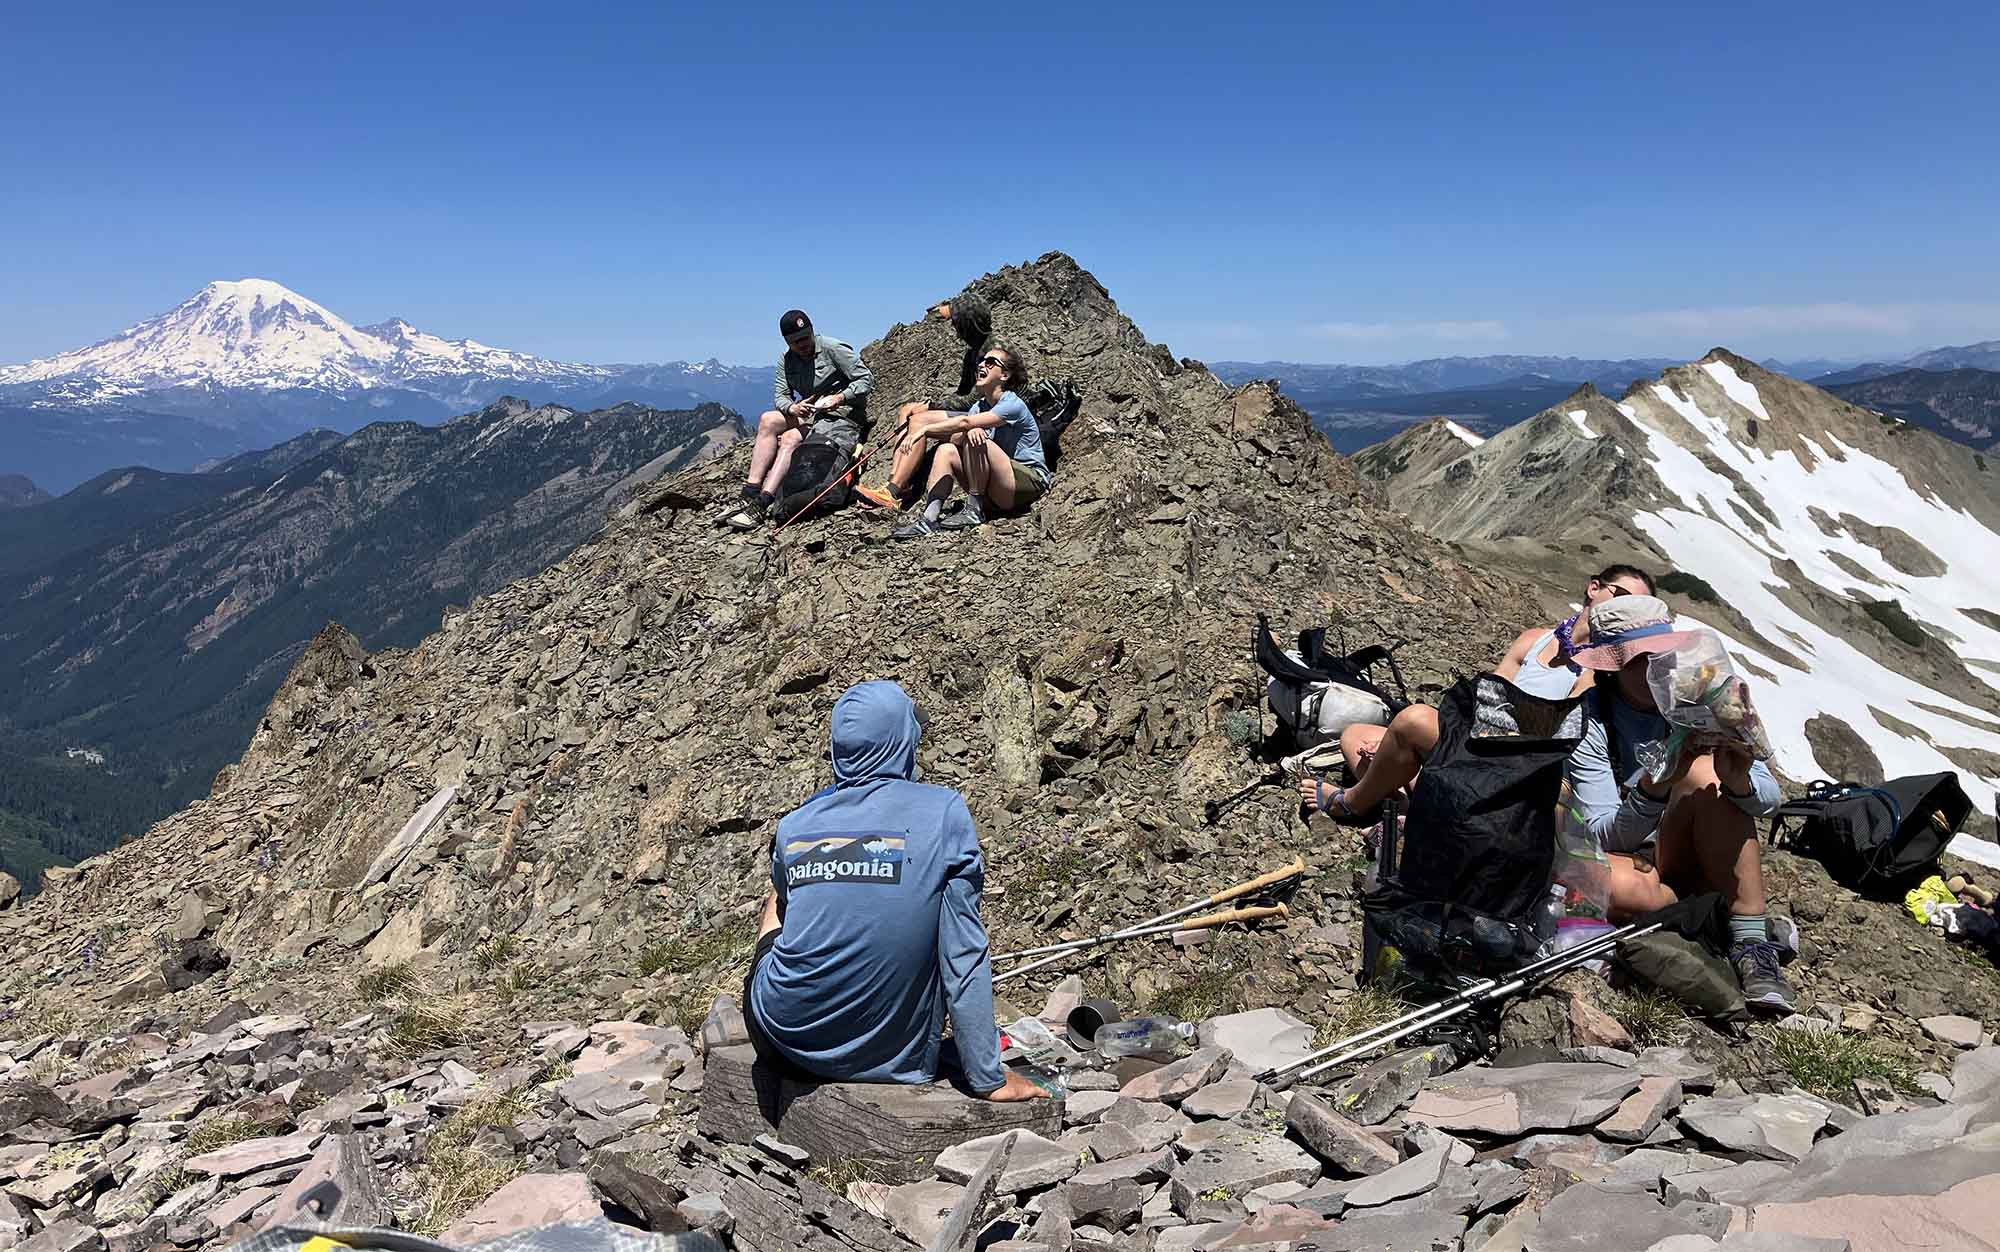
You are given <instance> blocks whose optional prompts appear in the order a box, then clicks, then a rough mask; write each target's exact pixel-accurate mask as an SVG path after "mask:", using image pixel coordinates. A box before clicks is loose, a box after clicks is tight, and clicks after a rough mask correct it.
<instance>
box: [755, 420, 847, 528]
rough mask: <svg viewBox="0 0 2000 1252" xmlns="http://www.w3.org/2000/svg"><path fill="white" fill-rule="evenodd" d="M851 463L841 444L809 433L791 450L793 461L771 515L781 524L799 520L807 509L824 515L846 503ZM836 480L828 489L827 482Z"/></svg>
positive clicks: (816, 514) (815, 515) (815, 513)
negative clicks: (823, 492) (822, 493)
mask: <svg viewBox="0 0 2000 1252" xmlns="http://www.w3.org/2000/svg"><path fill="white" fill-rule="evenodd" d="M851 464H852V461H851V460H850V459H849V457H848V455H847V450H846V449H844V448H842V447H841V446H840V445H839V444H837V443H834V442H833V441H832V440H830V439H820V438H817V437H815V436H813V435H807V436H806V437H805V438H804V439H803V440H801V441H800V443H799V446H798V447H797V448H795V449H794V450H793V451H792V463H791V465H789V466H787V467H786V469H785V477H784V481H783V482H781V483H780V484H779V486H778V498H777V500H776V501H774V502H773V504H772V506H771V514H772V517H773V518H774V519H775V520H776V521H778V522H779V523H785V522H790V521H793V520H796V519H800V518H801V515H803V514H805V512H806V510H807V509H808V508H810V509H811V510H812V512H811V516H812V517H824V516H826V515H827V514H828V513H831V512H833V511H834V510H835V509H838V508H840V507H841V506H842V505H844V504H846V503H847V497H848V494H849V491H850V489H851V487H852V484H851V483H850V482H849V481H848V480H847V479H846V477H845V475H846V474H847V471H848V469H849V467H850V466H851ZM836 480H838V482H837V485H835V486H834V487H833V489H832V490H831V491H828V490H827V486H828V484H830V483H836ZM822 491H825V492H826V494H825V495H824V496H821V495H820V493H821V492H822ZM814 497H818V499H817V501H815V499H814Z"/></svg>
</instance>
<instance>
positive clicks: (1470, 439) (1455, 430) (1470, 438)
mask: <svg viewBox="0 0 2000 1252" xmlns="http://www.w3.org/2000/svg"><path fill="white" fill-rule="evenodd" d="M1444 428H1445V429H1446V430H1448V431H1450V432H1451V433H1452V434H1454V435H1457V436H1458V437H1459V439H1461V440H1462V441H1464V443H1465V446H1466V447H1468V448H1476V447H1478V446H1479V445H1480V444H1482V443H1485V442H1486V439H1485V437H1484V436H1481V435H1475V434H1473V433H1472V432H1471V431H1469V430H1467V429H1466V428H1465V427H1463V426H1460V425H1459V424H1458V423H1457V422H1454V421H1452V420H1451V419H1450V418H1446V419H1445V423H1444Z"/></svg>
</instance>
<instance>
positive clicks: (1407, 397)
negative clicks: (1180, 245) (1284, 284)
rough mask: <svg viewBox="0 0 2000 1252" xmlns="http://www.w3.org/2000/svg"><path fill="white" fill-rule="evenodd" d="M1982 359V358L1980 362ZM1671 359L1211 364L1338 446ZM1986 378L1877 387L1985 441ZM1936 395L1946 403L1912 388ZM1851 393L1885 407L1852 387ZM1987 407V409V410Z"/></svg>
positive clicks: (1843, 380)
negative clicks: (1266, 387)
mask: <svg viewBox="0 0 2000 1252" xmlns="http://www.w3.org/2000/svg"><path fill="white" fill-rule="evenodd" d="M1981 362H1985V363H1986V364H1983V365H1982V364H1981ZM1673 364H1675V362H1673V361H1671V360H1668V359H1666V358H1633V359H1627V360H1596V359H1590V358H1580V357H1562V356H1483V357H1438V358H1435V359H1432V360H1425V361H1412V362H1410V363H1409V364H1408V365H1311V364H1301V363H1299V362H1295V361H1257V362H1252V361H1223V362H1219V363H1218V364H1216V365H1215V366H1214V367H1213V369H1214V370H1215V373H1216V374H1217V375H1218V376H1219V377H1221V378H1223V379H1224V380H1225V381H1228V382H1230V383H1244V382H1248V381H1250V380H1252V379H1260V378H1272V379H1276V380H1277V381H1278V383H1279V384H1280V385H1281V386H1282V387H1283V389H1284V392H1285V394H1286V395H1287V396H1290V397H1291V398H1292V399H1293V400H1295V401H1297V402H1298V404H1299V406H1300V407H1302V408H1304V409H1305V410H1306V411H1307V412H1308V413H1311V414H1312V415H1313V421H1314V424H1315V425H1317V426H1318V427H1319V429H1320V431H1321V432H1322V433H1323V434H1325V435H1326V437H1327V438H1328V439H1329V440H1330V441H1331V442H1332V443H1333V446H1334V447H1335V448H1337V449H1339V450H1340V451H1342V452H1348V453H1353V452H1358V451H1360V450H1361V449H1362V448H1365V447H1368V446H1370V445H1372V444H1375V443H1379V442H1381V441H1382V440H1385V439H1389V438H1393V437H1394V436H1395V435H1396V434H1397V433H1398V432H1399V431H1401V430H1403V429H1404V428H1406V427H1407V426H1409V425H1410V423H1411V420H1412V419H1415V418H1426V417H1448V418H1451V419H1452V420H1453V421H1455V422H1457V423H1459V424H1460V426H1462V427H1463V428H1464V429H1466V430H1469V431H1471V432H1474V433H1476V434H1480V435H1493V434H1497V433H1499V432H1500V431H1502V430H1505V429H1506V428H1507V427H1509V426H1511V425H1513V424H1514V423H1515V422H1519V421H1523V420H1525V419H1527V418H1529V417H1531V416H1533V415H1534V414H1536V413H1539V412H1541V411H1542V410H1543V409H1546V408H1548V407H1549V406H1551V405H1553V404H1555V403H1556V402H1557V401H1559V400H1561V399H1562V398H1563V397H1564V396H1566V395H1568V394H1569V393H1570V392H1572V391H1574V390H1575V389H1576V388H1578V387H1580V386H1582V385H1584V384H1585V383H1589V384H1590V385H1591V386H1593V387H1596V388H1597V389H1598V390H1600V391H1605V392H1609V393H1611V394H1614V395H1615V394H1622V393H1623V392H1624V390H1625V389H1626V388H1627V387H1628V386H1629V385H1631V384H1632V383H1633V382H1634V381H1637V380H1641V379H1646V378H1650V377H1653V376H1655V375H1657V374H1658V373H1659V372H1660V371H1661V370H1663V369H1666V368H1668V367H1669V366H1671V365H1673ZM1759 368H1761V369H1765V370H1769V371H1770V372H1772V373H1773V374H1782V375H1786V376H1789V377H1791V378H1796V379H1801V380H1809V381H1811V382H1812V383H1813V384H1814V385H1815V386H1821V387H1828V388H1831V389H1834V390H1836V391H1841V390H1842V385H1843V384H1851V383H1856V382H1861V381H1866V380H1872V379H1876V378H1880V377H1884V376H1887V375H1892V374H1897V373H1899V372H1904V371H1908V370H1912V369H1923V370H1932V371H1935V370H1959V369H1965V368H1971V369H2000V341H1995V342H1992V343H1978V344H1968V345H1965V346H1963V347H1957V348H1935V349H1932V350H1931V351H1928V352H1922V353H1919V354H1917V355H1916V356H1914V357H1911V358H1910V359H1909V360H1908V361H1904V362H1900V363H1898V364H1894V365H1889V364H1880V363H1875V364H1864V365H1856V364H1854V363H1853V362H1851V361H1837V360H1825V359H1817V358H1813V359H1802V360H1797V361H1780V360H1767V361H1763V362H1760V363H1759ZM1983 388H1984V384H1982V383H1980V382H1979V381H1978V380H1976V379H1972V378H1968V377H1961V378H1958V379H1956V380H1954V381H1953V382H1951V383H1947V384H1929V383H1924V382H1922V381H1921V380H1910V381H1907V382H1906V383H1904V384H1902V385H1900V386H1897V387H1892V388H1890V389H1888V390H1887V391H1885V392H1882V393H1879V394H1882V395H1884V396H1885V397H1893V398H1890V399H1888V401H1887V402H1888V403H1891V404H1900V405H1902V406H1904V407H1902V408H1896V409H1883V411H1884V412H1890V413H1892V415H1893V416H1896V417H1900V418H1903V419H1904V420H1906V421H1909V422H1912V423H1914V424H1916V425H1920V426H1923V427H1925V428H1926V429H1930V430H1934V431H1936V432H1937V433H1939V434H1942V435H1944V436H1946V437H1947V438H1951V439H1956V440H1959V441H1960V442H1962V443H1970V444H1972V445H1974V446H1976V447H1982V448H1983V447H1987V446H1990V445H1991V443H1992V442H1993V439H1994V436H1993V435H1992V434H1990V433H1989V434H1981V431H1982V429H1988V428H1989V426H1990V419H1991V415H1990V413H1989V412H1988V411H1987V410H1986V409H1985V408H1984V407H1983V404H1984V402H1983V401H1982V400H1981V399H1979V397H1980V396H1981V395H1983V394H1984V391H1983ZM1917 392H1924V393H1925V395H1926V396H1929V395H1933V394H1934V395H1936V396H1937V398H1938V402H1939V404H1940V405H1941V406H1942V407H1939V408H1937V409H1936V410H1935V411H1934V412H1933V411H1931V410H1929V409H1927V408H1926V407H1925V406H1926V405H1927V404H1928V403H1929V401H1928V400H1927V399H1925V398H1923V397H1920V396H1917V395H1916V394H1915V393H1917ZM1842 394H1843V395H1846V398H1848V399H1849V400H1852V401H1853V402H1854V403H1856V404H1862V405H1866V406H1868V407H1870V408H1881V406H1880V405H1877V404H1874V403H1872V402H1871V401H1870V400H1868V399H1866V398H1865V395H1867V394H1876V393H1856V394H1853V395H1847V393H1846V392H1844V391H1842ZM1982 414H1985V416H1981V415H1982Z"/></svg>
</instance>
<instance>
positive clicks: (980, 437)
mask: <svg viewBox="0 0 2000 1252" xmlns="http://www.w3.org/2000/svg"><path fill="white" fill-rule="evenodd" d="M989 438H991V436H990V435H988V434H987V433H986V428H985V427H983V426H968V427H966V428H965V446H966V447H968V448H976V447H978V446H979V445H980V444H982V443H985V442H986V441H987V440H988V439H989Z"/></svg>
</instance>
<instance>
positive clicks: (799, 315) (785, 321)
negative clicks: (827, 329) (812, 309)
mask: <svg viewBox="0 0 2000 1252" xmlns="http://www.w3.org/2000/svg"><path fill="white" fill-rule="evenodd" d="M812 324H813V320H812V319H811V318H809V317H807V316H806V315H805V310H803V309H788V310H786V312H785V315H784V316H783V317H781V318H779V319H778V333H779V334H781V335H783V336H784V337H785V338H787V339H790V338H791V337H792V336H793V335H796V334H798V333H799V332H800V331H802V330H811V329H812Z"/></svg>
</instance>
